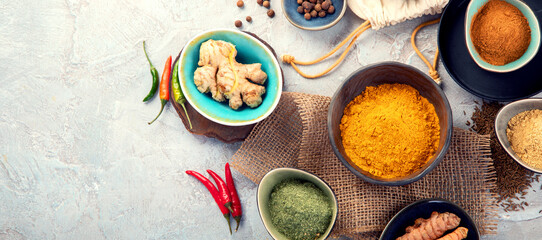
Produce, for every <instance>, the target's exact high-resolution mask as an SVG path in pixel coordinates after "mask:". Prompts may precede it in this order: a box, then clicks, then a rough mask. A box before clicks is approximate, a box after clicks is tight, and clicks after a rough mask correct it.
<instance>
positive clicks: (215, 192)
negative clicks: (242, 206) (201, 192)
mask: <svg viewBox="0 0 542 240" xmlns="http://www.w3.org/2000/svg"><path fill="white" fill-rule="evenodd" d="M186 174H188V175H190V176H193V177H195V178H196V179H198V180H199V181H200V182H201V183H203V185H205V187H206V188H207V190H209V192H210V193H211V195H213V198H214V199H215V202H216V204H217V205H218V207H219V208H220V211H221V212H222V215H224V218H226V221H228V228H229V229H230V234H231V225H230V211H229V210H228V209H227V208H226V207H225V206H224V203H223V202H222V200H221V198H220V196H219V194H218V190H217V189H216V187H215V185H214V184H213V183H212V182H211V181H210V180H209V179H207V178H206V177H204V176H203V175H201V174H199V173H198V172H195V171H190V170H188V171H186Z"/></svg>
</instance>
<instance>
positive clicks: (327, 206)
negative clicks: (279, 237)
mask: <svg viewBox="0 0 542 240" xmlns="http://www.w3.org/2000/svg"><path fill="white" fill-rule="evenodd" d="M269 213H270V214H271V221H272V222H273V225H274V226H276V227H277V229H278V231H279V232H280V233H282V234H284V235H285V236H286V237H288V239H292V240H301V239H306V240H313V239H316V238H318V237H319V236H320V235H322V234H323V233H324V232H325V231H326V230H327V228H328V226H329V223H330V222H331V215H332V210H331V203H330V200H329V198H328V197H327V196H326V195H325V194H324V192H322V190H320V189H319V188H318V187H316V186H315V185H314V184H313V183H310V182H302V181H300V180H297V179H287V180H284V181H283V182H281V183H279V184H278V185H277V186H275V187H274V188H273V191H272V192H271V197H270V199H269Z"/></svg>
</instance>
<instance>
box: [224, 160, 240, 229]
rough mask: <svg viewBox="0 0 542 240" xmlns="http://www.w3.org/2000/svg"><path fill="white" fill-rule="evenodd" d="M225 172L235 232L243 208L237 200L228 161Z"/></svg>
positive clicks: (237, 196)
mask: <svg viewBox="0 0 542 240" xmlns="http://www.w3.org/2000/svg"><path fill="white" fill-rule="evenodd" d="M225 172H226V185H228V190H229V191H230V195H231V204H232V208H233V211H232V212H231V216H232V217H233V219H235V221H236V222H237V227H236V228H235V231H236V232H237V229H238V228H239V222H241V215H243V210H242V208H241V201H240V200H239V195H237V189H236V188H235V183H234V182H233V177H232V176H231V169H230V164H229V163H226V167H225Z"/></svg>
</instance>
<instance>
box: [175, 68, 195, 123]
mask: <svg viewBox="0 0 542 240" xmlns="http://www.w3.org/2000/svg"><path fill="white" fill-rule="evenodd" d="M178 70H179V60H177V61H176V62H175V66H173V73H172V76H171V91H173V99H175V102H177V103H178V104H180V105H181V107H183V109H184V114H185V115H186V119H187V120H188V125H190V129H192V122H190V117H189V116H188V112H186V107H185V106H184V103H185V102H186V98H185V97H184V94H183V91H182V90H181V85H180V84H179V71H178Z"/></svg>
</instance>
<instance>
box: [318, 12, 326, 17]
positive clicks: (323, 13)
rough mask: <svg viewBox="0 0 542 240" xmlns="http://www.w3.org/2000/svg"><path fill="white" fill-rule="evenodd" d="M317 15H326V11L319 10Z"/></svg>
mask: <svg viewBox="0 0 542 240" xmlns="http://www.w3.org/2000/svg"><path fill="white" fill-rule="evenodd" d="M318 16H319V17H325V16H326V11H320V12H319V13H318Z"/></svg>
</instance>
